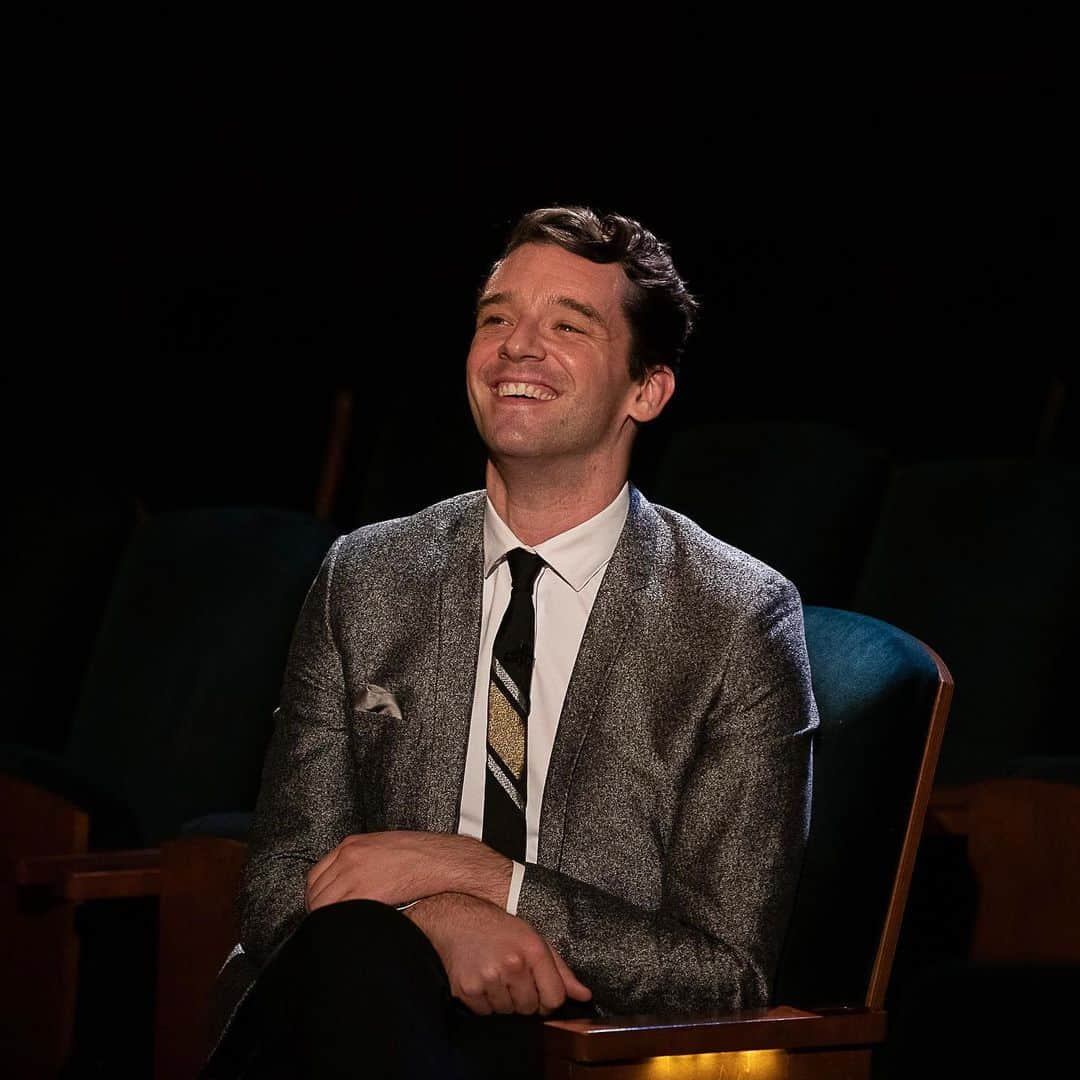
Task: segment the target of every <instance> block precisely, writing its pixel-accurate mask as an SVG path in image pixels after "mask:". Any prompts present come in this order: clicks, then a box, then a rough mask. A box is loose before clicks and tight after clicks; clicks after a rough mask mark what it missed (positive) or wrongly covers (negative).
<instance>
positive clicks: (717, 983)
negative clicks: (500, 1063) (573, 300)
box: [240, 487, 818, 1015]
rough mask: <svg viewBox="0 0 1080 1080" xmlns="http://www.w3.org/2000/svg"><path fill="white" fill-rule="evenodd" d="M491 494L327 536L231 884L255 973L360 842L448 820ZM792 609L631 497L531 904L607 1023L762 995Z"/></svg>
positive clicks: (793, 663) (784, 899)
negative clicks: (347, 841)
mask: <svg viewBox="0 0 1080 1080" xmlns="http://www.w3.org/2000/svg"><path fill="white" fill-rule="evenodd" d="M483 520H484V493H483V492H482V491H477V492H471V493H469V494H465V495H460V496H458V497H456V498H453V499H449V500H447V501H445V502H441V503H438V504H436V505H434V506H431V507H429V508H428V509H426V510H423V511H421V512H420V513H418V514H415V515H413V516H412V517H407V518H400V519H397V520H394V521H385V522H380V523H378V524H374V525H366V526H364V527H362V528H360V529H357V530H356V531H354V532H351V533H348V534H347V535H345V536H341V537H339V538H338V539H337V540H336V541H335V542H334V545H333V547H332V548H331V549H330V551H329V552H328V554H327V556H326V559H325V561H324V562H323V565H322V567H321V569H320V570H319V573H318V576H317V577H316V579H315V581H314V582H313V584H312V586H311V589H310V591H309V593H308V595H307V598H306V600H305V602H304V606H303V609H302V611H301V613H300V616H299V619H298V622H297V625H296V630H295V633H294V636H293V641H292V645H291V648H290V652H289V659H288V664H287V670H286V674H285V677H284V681H283V685H282V690H281V697H280V704H279V706H278V708H277V709H276V710H275V718H276V723H275V730H274V733H273V737H272V741H271V744H270V747H269V750H268V753H267V757H266V764H265V770H264V774H263V782H262V788H261V792H260V795H259V799H258V804H257V807H256V811H255V818H254V823H253V829H252V835H251V847H250V859H249V862H248V864H247V868H246V870H245V872H244V875H243V880H242V885H241V898H240V904H241V928H242V929H241V938H242V944H243V948H244V951H245V952H246V954H247V957H248V959H249V960H253V961H254V962H255V964H256V965H258V964H261V963H263V962H264V961H265V960H266V958H267V957H268V955H269V954H270V953H271V952H272V951H273V950H274V949H275V947H277V946H278V945H280V943H281V942H282V941H283V940H284V939H285V938H286V937H287V936H288V935H289V933H290V932H291V931H292V930H293V929H295V927H296V926H297V925H298V924H299V922H300V921H301V920H302V919H303V917H304V884H305V875H306V873H307V871H308V869H309V868H310V866H311V865H312V864H313V863H314V862H316V861H317V860H318V859H319V858H320V857H321V856H322V855H323V854H325V852H326V851H328V850H329V849H330V848H331V847H333V846H334V845H335V844H337V843H338V842H339V841H340V840H341V839H342V838H343V837H345V836H346V835H348V834H350V833H353V832H361V831H374V830H385V829H424V830H431V831H441V832H454V831H455V830H456V828H457V822H458V804H459V801H460V797H461V787H462V777H463V775H464V768H465V751H466V742H467V734H468V728H469V721H470V712H471V707H472V698H473V680H474V676H475V670H476V657H477V652H478V649H479V635H480V614H481V592H482V559H483ZM817 722H818V720H817V708H816V705H815V702H814V697H813V691H812V689H811V685H810V668H809V664H808V661H807V654H806V642H805V638H804V633H803V619H802V605H801V601H800V597H799V594H798V592H797V590H796V588H795V586H794V585H793V584H792V583H791V582H790V581H788V580H787V578H785V577H783V576H782V575H781V574H779V573H778V572H777V571H775V570H773V569H772V568H770V567H769V566H767V565H765V564H764V563H762V562H760V561H759V560H757V559H755V558H753V557H752V556H750V555H748V554H746V553H745V552H742V551H739V550H738V549H737V548H734V547H732V546H731V545H729V544H726V543H723V542H722V541H720V540H717V539H715V538H714V537H712V536H710V535H709V534H708V533H706V532H704V531H703V530H702V529H700V528H699V527H698V526H697V525H695V524H694V523H693V522H692V521H690V520H689V519H688V518H686V517H684V516H682V515H681V514H677V513H675V512H673V511H671V510H668V509H666V508H664V507H661V506H655V505H652V504H651V503H649V502H648V501H647V500H646V499H645V498H644V496H643V495H642V494H641V493H640V492H639V491H638V490H637V489H636V488H633V487H631V490H630V508H629V512H628V516H627V520H626V524H625V526H624V528H623V532H622V535H621V536H620V538H619V542H618V545H617V546H616V548H615V552H614V554H613V556H612V559H611V562H610V563H609V565H608V568H607V571H606V574H605V576H604V579H603V583H602V585H601V587H600V591H599V593H598V595H597V598H596V602H595V606H594V608H593V611H592V615H591V617H590V619H589V622H588V626H587V628H586V631H585V635H584V638H583V640H582V643H581V648H580V652H579V653H578V658H577V664H576V666H575V668H574V671H573V676H572V678H571V680H570V685H569V688H568V690H567V694H566V700H565V703H564V706H563V710H562V714H561V717H560V720H559V726H558V733H557V735H556V738H555V744H554V749H553V752H552V755H551V764H550V768H549V772H548V779H547V784H546V787H545V788H544V801H543V807H542V813H541V817H540V835H539V851H538V856H537V862H536V864H535V865H533V864H530V865H528V866H527V867H526V870H525V876H524V881H523V884H522V888H521V895H520V899H519V904H518V915H519V916H520V917H521V918H522V919H525V920H526V921H527V922H529V923H530V924H531V925H532V926H534V927H535V928H536V929H537V930H538V931H539V932H540V933H541V934H543V935H544V936H545V937H546V938H547V939H548V940H549V941H551V942H552V944H553V945H554V946H555V947H556V948H557V949H558V950H559V951H560V952H561V953H562V955H563V956H564V957H565V959H566V961H567V963H568V964H569V965H570V967H571V968H572V969H573V970H574V971H575V972H576V973H577V975H578V976H579V977H580V978H581V979H582V980H583V981H584V982H585V983H586V984H587V985H588V986H590V987H591V988H592V990H593V995H594V998H593V1000H594V1003H595V1005H596V1006H597V1009H598V1011H599V1012H600V1014H601V1015H610V1014H612V1013H617V1012H648V1011H653V1012H655V1011H662V1010H690V1009H698V1008H717V1007H718V1008H746V1007H753V1006H757V1005H762V1004H765V1003H766V1002H767V1001H768V999H769V995H770V990H771V983H772V978H773V974H774V969H775V965H776V961H777V957H778V952H779V947H780V944H781V941H782V937H783V933H784V928H785V926H786V923H787V919H788V915H789V912H790V908H791V904H792V900H793V896H794V890H795V885H796V880H797V877H798V873H799V868H800V864H801V860H802V855H803V849H804V847H805V842H806V836H807V831H808V828H809V808H810V782H811V741H812V733H813V729H814V728H815V727H816V726H817Z"/></svg>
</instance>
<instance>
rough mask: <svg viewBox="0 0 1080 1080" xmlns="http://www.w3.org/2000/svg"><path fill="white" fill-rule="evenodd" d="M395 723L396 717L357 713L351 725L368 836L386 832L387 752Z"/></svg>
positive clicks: (350, 742)
mask: <svg viewBox="0 0 1080 1080" xmlns="http://www.w3.org/2000/svg"><path fill="white" fill-rule="evenodd" d="M394 722H395V720H394V717H392V716H391V715H389V714H388V713H387V712H376V711H372V710H370V709H354V710H353V715H352V722H351V724H350V725H349V747H350V750H351V751H352V757H353V764H354V766H355V770H356V782H357V784H358V786H359V788H360V805H361V806H362V807H363V811H364V828H365V830H366V831H368V832H380V831H382V830H383V829H385V828H386V783H387V774H388V770H389V764H390V762H389V760H388V756H387V748H388V744H389V742H390V737H391V736H390V728H391V725H392V724H393V723H394Z"/></svg>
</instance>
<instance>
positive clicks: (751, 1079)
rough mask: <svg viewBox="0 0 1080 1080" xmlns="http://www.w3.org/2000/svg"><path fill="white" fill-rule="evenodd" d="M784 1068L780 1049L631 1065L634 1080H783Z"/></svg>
mask: <svg viewBox="0 0 1080 1080" xmlns="http://www.w3.org/2000/svg"><path fill="white" fill-rule="evenodd" d="M787 1065H788V1062H787V1061H786V1060H785V1054H784V1051H783V1050H732V1051H729V1052H728V1053H725V1054H682V1055H679V1056H678V1057H657V1058H649V1059H648V1060H647V1061H642V1062H638V1063H637V1064H635V1065H634V1069H635V1072H634V1074H633V1075H634V1077H635V1080H636V1078H637V1077H640V1078H641V1080H782V1078H783V1077H785V1076H787V1072H788V1069H787ZM638 1069H640V1070H641V1071H640V1073H639V1072H637V1071H636V1070H638Z"/></svg>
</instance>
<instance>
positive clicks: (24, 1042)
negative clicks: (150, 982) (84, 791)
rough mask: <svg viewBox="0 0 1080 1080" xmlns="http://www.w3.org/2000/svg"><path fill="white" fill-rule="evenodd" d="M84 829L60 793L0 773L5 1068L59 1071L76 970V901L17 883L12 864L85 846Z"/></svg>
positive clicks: (0, 1013) (69, 1029)
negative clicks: (58, 898) (23, 859)
mask: <svg viewBox="0 0 1080 1080" xmlns="http://www.w3.org/2000/svg"><path fill="white" fill-rule="evenodd" d="M89 829H90V824H89V820H88V818H87V816H86V814H84V813H83V812H82V811H81V810H79V809H77V808H76V807H75V806H73V805H72V804H71V803H69V802H67V801H66V800H65V799H61V798H59V797H58V796H55V795H52V794H50V793H49V792H46V791H43V790H41V789H40V788H37V787H35V786H34V785H32V784H28V783H25V782H23V781H21V780H17V779H15V778H14V777H10V776H0V1044H2V1047H3V1050H2V1051H0V1053H2V1056H3V1059H4V1062H5V1071H7V1068H8V1067H9V1066H11V1067H12V1068H11V1071H10V1073H8V1075H12V1076H20V1077H27V1078H33V1077H46V1076H48V1077H53V1076H56V1075H57V1074H58V1072H59V1070H60V1067H61V1066H62V1065H63V1063H64V1061H65V1060H66V1059H67V1056H68V1053H69V1052H70V1050H71V1039H72V1033H73V1030H74V1025H75V995H76V989H77V986H78V972H79V941H78V938H77V936H76V933H75V905H74V904H73V903H70V902H68V901H66V900H57V899H56V898H55V895H53V893H52V890H45V891H43V892H38V891H36V890H35V889H34V888H33V887H29V888H25V887H24V888H17V887H16V882H15V866H16V863H17V862H18V861H19V859H21V858H23V857H25V856H27V855H66V854H79V853H84V852H85V851H86V847H87V839H88V836H89ZM44 892H48V894H49V895H44Z"/></svg>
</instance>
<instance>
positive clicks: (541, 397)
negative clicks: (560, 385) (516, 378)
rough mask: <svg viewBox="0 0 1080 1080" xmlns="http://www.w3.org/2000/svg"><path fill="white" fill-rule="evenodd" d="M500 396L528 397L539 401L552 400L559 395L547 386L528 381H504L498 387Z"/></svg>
mask: <svg viewBox="0 0 1080 1080" xmlns="http://www.w3.org/2000/svg"><path fill="white" fill-rule="evenodd" d="M496 389H497V391H498V394H499V397H527V398H536V400H537V401H551V400H552V399H553V398H554V397H556V396H557V395H556V394H555V393H554V392H553V391H551V390H549V389H548V388H547V387H546V386H536V385H535V384H533V383H527V382H504V383H499V385H498V387H497V388H496Z"/></svg>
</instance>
